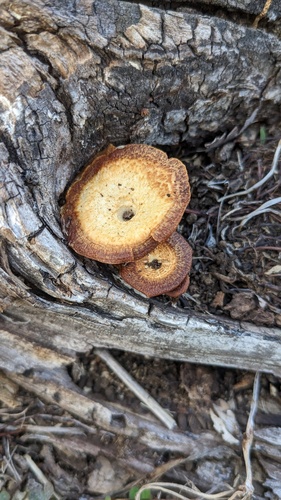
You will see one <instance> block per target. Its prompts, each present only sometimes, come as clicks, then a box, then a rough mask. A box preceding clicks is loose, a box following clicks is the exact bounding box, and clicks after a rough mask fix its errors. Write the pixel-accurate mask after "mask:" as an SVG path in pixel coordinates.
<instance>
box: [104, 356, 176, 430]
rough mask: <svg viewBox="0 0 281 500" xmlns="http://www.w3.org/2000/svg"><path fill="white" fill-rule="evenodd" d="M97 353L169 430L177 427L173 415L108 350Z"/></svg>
mask: <svg viewBox="0 0 281 500" xmlns="http://www.w3.org/2000/svg"><path fill="white" fill-rule="evenodd" d="M95 353H96V354H97V355H98V356H99V357H100V358H101V359H102V360H103V361H105V363H106V364H107V365H108V366H109V368H111V370H112V371H113V372H114V373H115V374H116V375H117V376H118V377H119V378H120V380H122V382H123V383H124V384H125V385H126V386H127V387H129V389H130V390H131V391H132V392H133V393H134V394H135V395H136V396H137V397H138V398H139V399H140V400H141V401H142V402H143V403H144V404H145V405H146V406H147V407H148V408H149V409H150V411H151V412H152V413H154V415H156V417H157V418H159V420H161V422H163V424H164V425H166V427H167V428H168V429H174V428H175V427H177V423H176V421H175V420H174V419H173V418H172V417H171V415H170V414H169V413H168V412H166V411H165V410H164V409H163V408H162V406H160V405H159V404H158V403H157V401H155V399H153V398H152V397H151V396H150V394H148V392H147V391H145V390H144V389H143V387H141V385H140V384H138V382H136V381H135V380H134V379H133V377H131V375H129V373H128V372H127V371H126V370H125V369H124V368H123V367H122V366H121V365H120V364H119V363H118V362H117V361H116V360H115V359H114V358H113V356H111V354H109V352H108V351H107V350H106V349H95Z"/></svg>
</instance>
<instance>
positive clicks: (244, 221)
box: [238, 196, 281, 226]
mask: <svg viewBox="0 0 281 500" xmlns="http://www.w3.org/2000/svg"><path fill="white" fill-rule="evenodd" d="M277 203H281V196H280V197H279V198H274V199H273V200H268V201H266V202H265V203H263V204H262V205H261V206H260V207H259V208H257V209H256V210H254V211H253V212H251V213H250V214H248V215H247V216H245V217H243V218H242V222H241V226H245V224H247V222H248V221H249V220H250V219H252V218H253V217H257V215H261V214H263V213H265V212H271V213H274V214H276V215H281V212H278V211H276V210H271V209H270V208H269V207H272V205H277ZM238 220H239V219H238Z"/></svg>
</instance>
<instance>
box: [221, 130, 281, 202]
mask: <svg viewBox="0 0 281 500" xmlns="http://www.w3.org/2000/svg"><path fill="white" fill-rule="evenodd" d="M280 153H281V139H280V140H279V142H278V146H277V148H276V151H275V154H274V157H273V162H272V167H271V169H270V171H269V172H268V173H267V174H266V175H265V177H263V178H262V179H261V180H260V181H258V182H257V183H256V184H254V185H253V186H251V187H250V188H249V189H246V190H245V191H238V193H232V194H228V195H226V196H223V197H222V198H220V199H219V201H220V202H224V201H226V200H229V199H230V198H234V197H235V196H245V195H246V194H249V193H251V192H252V191H255V190H256V189H258V188H260V187H261V186H263V184H265V183H266V182H267V181H268V180H269V179H271V177H272V176H273V175H274V174H275V173H276V172H277V168H278V162H279V157H280Z"/></svg>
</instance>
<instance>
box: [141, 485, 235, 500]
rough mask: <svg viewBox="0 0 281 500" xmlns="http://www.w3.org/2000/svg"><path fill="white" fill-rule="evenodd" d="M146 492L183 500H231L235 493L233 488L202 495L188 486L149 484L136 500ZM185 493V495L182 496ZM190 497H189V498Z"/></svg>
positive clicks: (142, 489) (143, 487)
mask: <svg viewBox="0 0 281 500" xmlns="http://www.w3.org/2000/svg"><path fill="white" fill-rule="evenodd" d="M145 490H157V491H161V492H162V493H167V494H169V495H172V498H180V499H181V500H189V499H190V500H191V499H193V498H195V497H197V498H198V497H199V496H200V498H203V499H205V500H217V499H225V500H227V499H230V498H231V497H230V495H232V493H233V489H232V488H231V489H230V490H229V491H221V492H219V493H214V494H209V493H202V492H201V491H199V490H198V489H197V488H195V487H194V488H189V487H188V486H184V485H182V484H177V483H160V482H159V483H148V484H146V485H145V486H142V487H141V488H140V490H139V491H138V492H137V494H136V498H135V500H140V498H141V493H142V492H143V491H145ZM175 490H179V491H180V492H181V493H178V492H177V491H175ZM182 493H184V495H183V494H182ZM187 495H188V496H187Z"/></svg>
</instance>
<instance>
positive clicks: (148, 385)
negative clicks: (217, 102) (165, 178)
mask: <svg viewBox="0 0 281 500" xmlns="http://www.w3.org/2000/svg"><path fill="white" fill-rule="evenodd" d="M265 131H266V135H265ZM221 142H223V141H221ZM219 143H220V141H219V140H218V141H217V146H216V144H213V145H210V146H209V147H207V148H206V149H207V152H206V149H204V151H198V150H197V151H190V150H187V149H186V148H185V146H181V147H178V148H169V150H167V152H168V154H169V155H170V156H176V157H179V158H180V159H182V161H184V162H185V163H186V165H187V168H188V171H189V175H190V183H191V186H192V199H191V203H190V205H189V206H188V208H187V210H186V213H185V215H184V217H183V220H182V222H181V224H180V226H179V232H180V233H181V234H182V235H183V236H184V237H185V238H186V239H187V240H188V242H189V243H190V245H191V246H192V248H193V268H192V271H191V273H190V287H189V289H188V291H187V293H186V294H184V295H182V296H181V297H180V298H179V299H178V300H177V301H176V302H174V306H175V308H177V307H178V308H184V309H186V310H194V309H195V310H196V311H199V312H204V313H211V314H214V315H223V316H230V317H231V318H234V319H238V320H240V319H243V320H247V321H251V322H253V323H255V324H258V325H261V324H262V325H267V326H273V325H277V326H279V327H280V326H281V295H280V289H281V282H280V278H281V262H280V256H281V229H280V228H281V225H280V223H281V210H280V197H281V177H280V169H279V173H276V174H275V175H274V176H272V177H271V178H270V179H269V180H268V181H267V182H265V183H264V184H262V186H260V187H259V188H258V189H255V190H253V191H251V192H250V193H249V194H241V195H237V194H236V195H235V196H233V197H231V198H228V199H226V200H224V201H222V200H221V199H222V198H223V197H225V196H228V195H230V194H233V193H238V192H240V191H245V190H248V189H249V188H250V187H251V186H253V185H254V184H255V183H257V182H258V181H260V180H261V179H263V178H264V177H265V176H266V174H267V173H268V172H269V171H270V169H271V165H272V161H273V156H274V152H275V149H276V146H277V140H276V139H275V138H274V137H273V133H272V132H271V130H270V129H269V130H266V129H265V127H263V126H261V125H259V126H256V125H253V126H251V127H249V128H248V129H247V131H246V132H244V133H243V134H241V135H240V137H239V139H238V140H237V141H234V142H225V143H224V144H221V145H219ZM278 199H279V203H277V204H272V205H271V206H270V205H268V206H267V207H264V210H263V213H261V214H260V215H256V216H254V217H252V218H251V219H249V220H248V221H247V216H249V215H250V214H253V212H254V211H255V210H256V209H257V208H258V207H260V206H262V205H263V204H264V203H266V202H268V201H269V200H277V201H278ZM246 221H247V222H246ZM113 279H115V276H114V274H113ZM118 286H120V283H118ZM133 293H134V292H133ZM151 301H152V302H154V303H155V302H156V303H157V304H164V305H165V304H167V303H169V302H170V299H169V298H168V297H165V296H163V297H159V298H155V299H151ZM113 355H114V357H115V358H116V359H117V360H118V361H119V363H120V364H121V365H122V366H123V367H124V368H125V369H126V370H127V371H128V372H129V373H130V374H131V375H132V376H133V377H134V378H135V379H136V380H137V381H138V382H139V383H140V384H141V386H142V387H143V388H144V389H146V390H147V391H148V393H149V394H150V395H151V396H152V397H153V398H155V399H156V400H157V402H158V403H159V404H160V405H161V406H162V407H163V408H165V409H166V410H168V411H169V412H170V414H171V415H172V416H173V418H174V419H175V421H176V423H177V426H178V431H181V432H182V433H184V434H185V435H187V436H193V437H197V438H198V443H201V444H202V442H201V441H204V440H206V436H207V434H206V433H210V435H211V434H212V435H213V434H216V435H217V436H218V437H219V435H220V434H222V438H221V444H220V446H219V447H217V448H216V449H213V450H208V452H207V451H206V452H205V455H204V454H202V455H201V456H200V458H197V459H192V456H191V457H188V456H187V457H186V456H185V455H184V453H179V452H175V451H171V450H172V449H173V447H172V443H171V449H170V450H169V448H167V447H166V448H165V447H164V446H161V445H159V447H158V449H154V450H152V449H151V448H149V447H146V446H145V445H144V444H141V443H139V442H136V441H133V438H132V436H129V435H128V436H124V435H121V434H120V435H119V434H118V432H116V434H115V435H114V434H112V435H111V434H110V433H108V432H105V431H104V430H103V429H96V428H95V429H92V431H90V429H89V426H85V425H84V424H83V423H82V422H77V420H75V419H74V417H73V416H72V415H70V414H68V413H66V412H65V411H63V410H62V409H61V407H60V406H59V404H58V405H47V404H46V403H45V402H44V399H43V398H42V399H40V398H34V396H33V395H32V393H27V392H26V391H23V390H21V389H20V388H19V387H15V386H14V385H13V384H12V385H11V388H10V387H9V398H10V399H9V398H8V397H7V394H6V393H5V391H7V387H8V386H9V384H8V385H7V382H6V386H5V387H6V388H5V391H4V390H0V422H1V423H0V433H1V439H2V441H1V443H0V464H1V468H2V473H1V474H0V492H1V493H0V500H3V499H5V500H6V499H7V500H9V499H12V498H13V499H15V500H16V499H19V498H21V499H23V498H30V499H31V498H39V499H41V498H42V499H43V498H44V499H49V498H58V497H59V498H66V499H81V500H84V499H85V500H86V499H90V498H105V496H106V494H108V493H110V492H112V491H115V493H116V495H114V494H113V497H115V498H129V492H130V491H131V496H132V484H134V482H136V483H139V484H144V483H146V482H148V481H151V480H155V478H157V479H159V477H160V480H161V481H168V482H175V483H179V484H182V485H187V486H190V485H192V483H194V484H195V486H196V487H197V488H199V489H200V490H201V491H205V492H206V491H207V492H209V493H215V492H218V491H223V490H227V489H228V488H230V487H235V488H238V486H239V485H241V484H243V482H244V481H245V477H246V473H247V467H246V466H245V463H244V460H243V456H242V445H241V443H242V439H243V433H245V430H246V426H247V421H248V417H249V412H250V406H251V402H252V396H253V383H254V374H252V373H247V372H242V371H238V370H230V369H223V368H212V367H205V366H197V365H191V364H188V363H179V362H173V361H167V360H160V359H150V358H144V357H140V356H136V355H133V354H128V353H123V352H113ZM70 375H71V377H72V380H73V381H74V383H75V384H76V386H77V390H80V391H82V393H83V394H85V395H87V397H88V398H92V399H94V400H95V401H98V402H100V403H101V404H102V403H103V402H107V403H108V402H110V403H113V404H118V405H120V418H121V416H126V415H127V412H128V411H129V412H134V413H135V414H137V415H139V416H140V417H141V418H144V419H145V418H149V416H150V412H149V410H148V409H147V408H146V407H145V406H144V405H143V404H142V403H140V401H139V400H138V398H137V397H136V396H134V395H132V393H131V392H130V390H129V389H128V388H127V387H126V386H124V384H123V383H122V382H121V381H120V380H119V379H118V378H117V377H116V376H115V375H114V374H113V373H112V372H111V370H110V369H109V368H108V367H107V366H106V365H105V363H104V362H103V361H101V360H100V358H99V357H98V356H96V355H95V354H92V355H90V356H88V357H84V358H82V359H81V360H80V361H79V363H78V364H76V365H74V366H73V367H72V368H71V369H70ZM3 387H4V385H3V386H2V388H3ZM5 394H6V395H5ZM256 409H257V413H256V415H255V419H254V432H255V440H254V444H253V451H252V455H251V464H250V469H251V473H252V475H253V486H254V489H255V492H254V494H253V496H252V498H253V499H256V500H261V499H270V500H276V499H280V498H281V486H280V485H281V473H280V470H281V466H280V462H281V441H280V434H281V417H280V415H281V382H280V380H278V379H276V378H275V377H273V376H270V375H263V376H262V377H261V387H260V391H259V402H258V404H257V408H256ZM128 418H129V417H128ZM120 425H121V424H120ZM223 425H225V426H226V427H227V432H226V430H224V431H223V430H222V428H223ZM26 426H27V427H26ZM37 426H40V428H41V431H40V432H39V430H38V429H39V428H38V427H37ZM44 426H56V427H60V426H68V427H69V429H70V432H71V429H74V428H75V429H76V428H77V426H78V427H79V428H80V429H83V432H84V433H85V435H86V437H87V443H88V444H89V443H91V444H93V445H95V446H97V447H101V446H103V449H107V450H108V453H109V450H111V449H112V446H114V449H115V450H116V455H115V457H114V459H112V458H111V459H109V458H108V455H107V458H106V454H103V453H100V454H97V456H95V457H93V456H92V455H91V454H90V453H89V452H87V450H86V448H85V449H83V447H80V448H79V447H78V448H77V449H74V448H69V446H67V444H65V443H66V441H64V437H63V436H60V435H59V434H54V435H53V437H54V436H55V440H56V443H55V444H54V442H53V441H50V440H49V441H48V436H52V431H51V430H50V429H49V430H46V432H45V434H44V433H43V434H42V427H44ZM219 426H221V427H219ZM73 432H74V430H73ZM42 436H45V437H44V439H43V437H42ZM124 450H125V451H126V453H127V454H128V453H129V454H130V453H131V455H132V458H135V457H139V459H140V461H143V463H144V464H152V466H153V468H154V471H155V472H154V473H151V472H150V473H149V474H141V473H140V472H139V473H137V472H136V471H134V472H132V468H130V467H128V468H127V467H125V466H124V462H122V457H123V456H124V453H125V451H124ZM126 453H125V454H126ZM26 454H27V455H28V456H29V457H31V459H32V460H33V462H35V463H36V465H37V466H38V467H39V469H40V470H41V472H42V473H43V474H44V477H45V478H47V485H46V484H45V486H42V482H40V480H39V479H38V476H37V474H36V471H34V470H33V469H32V468H31V467H30V466H28V462H27V459H26ZM126 456H127V455H126ZM175 459H185V460H184V461H183V462H182V463H180V464H178V465H177V466H174V460H175ZM113 464H114V468H113V469H112V467H113ZM169 464H171V465H170V466H169ZM164 469H165V470H164ZM248 470H249V467H248ZM52 488H53V489H54V491H55V494H56V495H58V496H54V491H53V490H52ZM237 491H238V490H237ZM240 493H241V492H240ZM5 495H6V496H5ZM186 497H187V496H186ZM152 498H156V493H155V495H154V492H153V493H152ZM157 498H173V496H169V495H165V494H163V493H162V496H158V497H157ZM192 498H194V494H193V496H192ZM197 498H201V497H200V495H199V493H198V494H197ZM225 498H230V495H229V496H228V497H225ZM232 498H233V499H234V498H242V494H241V495H240V496H238V494H237V496H235V497H234V496H233V497H232ZM244 498H246V497H244ZM248 498H250V497H248Z"/></svg>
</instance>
